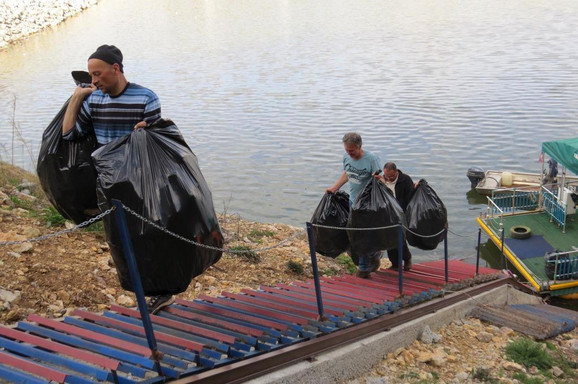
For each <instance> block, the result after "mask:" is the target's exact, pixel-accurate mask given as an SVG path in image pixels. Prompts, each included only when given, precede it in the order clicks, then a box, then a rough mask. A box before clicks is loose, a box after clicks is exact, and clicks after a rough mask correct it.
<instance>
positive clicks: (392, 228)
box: [347, 178, 405, 260]
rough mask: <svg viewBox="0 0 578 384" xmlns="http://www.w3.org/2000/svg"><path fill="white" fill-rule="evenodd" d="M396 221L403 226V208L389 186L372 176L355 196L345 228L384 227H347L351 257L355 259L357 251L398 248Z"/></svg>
mask: <svg viewBox="0 0 578 384" xmlns="http://www.w3.org/2000/svg"><path fill="white" fill-rule="evenodd" d="M397 224H401V225H402V226H404V227H405V217H404V213H403V209H401V206H400V205H399V203H398V202H397V200H396V199H395V197H393V195H392V194H391V192H389V189H388V188H387V187H386V186H385V185H384V184H383V183H381V182H379V181H378V180H377V179H375V178H372V179H371V181H370V182H369V183H368V184H367V185H366V186H365V188H364V189H363V190H362V191H361V192H360V193H359V195H358V196H357V198H356V199H355V202H354V203H353V206H352V207H351V213H350V214H349V221H348V222H347V228H378V227H387V228H383V229H377V230H361V231H360V230H347V235H348V237H349V244H350V246H351V252H352V258H353V259H354V260H355V259H357V258H358V257H359V255H365V254H369V253H372V252H376V251H382V250H388V249H393V248H397V246H398V241H399V226H398V225H397ZM403 232H404V231H403ZM403 232H402V234H403Z"/></svg>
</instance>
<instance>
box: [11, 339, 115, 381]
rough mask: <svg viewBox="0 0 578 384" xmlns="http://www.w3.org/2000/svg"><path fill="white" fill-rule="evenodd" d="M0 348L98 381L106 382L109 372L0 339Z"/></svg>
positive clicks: (27, 345)
mask: <svg viewBox="0 0 578 384" xmlns="http://www.w3.org/2000/svg"><path fill="white" fill-rule="evenodd" d="M0 347H2V348H4V349H5V350H9V351H12V352H16V353H18V354H20V355H24V356H28V357H32V358H35V359H41V360H43V361H45V362H48V363H51V364H54V365H60V366H64V367H66V368H68V369H71V370H73V371H76V372H79V373H82V374H84V375H88V376H94V377H96V378H97V379H99V380H106V379H107V377H108V373H109V372H108V371H106V370H104V369H100V368H97V367H95V366H92V365H88V364H84V363H81V362H80V361H78V360H73V359H70V358H67V357H63V356H60V355H57V354H54V353H50V352H46V351H44V350H41V349H38V348H34V347H32V346H30V345H29V344H21V343H17V342H14V341H10V340H6V339H3V338H0Z"/></svg>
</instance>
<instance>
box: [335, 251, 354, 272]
mask: <svg viewBox="0 0 578 384" xmlns="http://www.w3.org/2000/svg"><path fill="white" fill-rule="evenodd" d="M335 260H337V262H338V263H340V264H343V266H345V269H346V270H347V273H349V274H350V275H353V274H354V273H355V272H357V267H356V266H355V264H354V263H353V260H351V257H349V256H348V255H347V254H346V253H342V254H341V255H339V256H337V258H336V259H335Z"/></svg>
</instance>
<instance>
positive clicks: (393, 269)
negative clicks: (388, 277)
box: [387, 265, 397, 271]
mask: <svg viewBox="0 0 578 384" xmlns="http://www.w3.org/2000/svg"><path fill="white" fill-rule="evenodd" d="M387 269H391V270H392V271H397V267H394V266H393V265H392V266H391V267H389V268H387Z"/></svg>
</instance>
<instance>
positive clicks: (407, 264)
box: [403, 260, 413, 271]
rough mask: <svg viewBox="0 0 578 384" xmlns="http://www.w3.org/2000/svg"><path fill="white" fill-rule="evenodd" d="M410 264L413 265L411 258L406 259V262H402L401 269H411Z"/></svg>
mask: <svg viewBox="0 0 578 384" xmlns="http://www.w3.org/2000/svg"><path fill="white" fill-rule="evenodd" d="M412 265H413V264H412V262H411V260H408V261H406V262H405V263H404V264H403V270H404V271H409V270H410V269H411V266H412Z"/></svg>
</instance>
